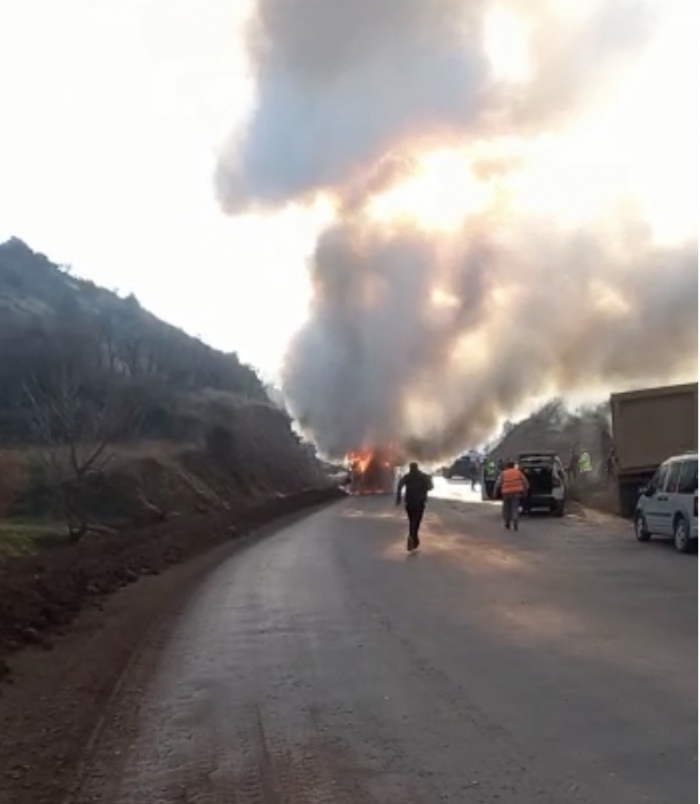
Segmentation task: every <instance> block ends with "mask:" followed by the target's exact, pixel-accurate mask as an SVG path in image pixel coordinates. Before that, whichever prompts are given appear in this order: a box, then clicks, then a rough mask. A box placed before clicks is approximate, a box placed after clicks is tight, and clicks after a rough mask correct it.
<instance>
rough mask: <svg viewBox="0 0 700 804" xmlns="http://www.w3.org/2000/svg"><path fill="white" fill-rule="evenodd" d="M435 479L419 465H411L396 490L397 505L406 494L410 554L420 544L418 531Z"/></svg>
mask: <svg viewBox="0 0 700 804" xmlns="http://www.w3.org/2000/svg"><path fill="white" fill-rule="evenodd" d="M432 488H433V479H432V477H430V475H426V474H425V473H424V472H421V470H420V469H419V468H418V464H417V463H415V462H414V463H411V464H409V467H408V473H407V474H405V475H404V476H403V477H402V478H401V480H400V481H399V486H398V488H397V489H396V504H397V505H401V493H402V492H404V489H405V493H404V498H405V505H406V515H407V516H408V542H407V548H408V552H409V553H410V552H411V551H412V550H415V549H416V548H417V547H418V545H419V544H420V539H419V538H418V530H419V529H420V523H421V521H422V519H423V514H424V513H425V504H426V502H427V500H428V492H429V491H432Z"/></svg>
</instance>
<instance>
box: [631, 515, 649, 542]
mask: <svg viewBox="0 0 700 804" xmlns="http://www.w3.org/2000/svg"><path fill="white" fill-rule="evenodd" d="M634 535H635V536H636V537H637V541H638V542H648V541H649V539H651V533H649V531H648V530H647V523H646V520H645V519H644V514H643V513H642V512H641V511H637V513H636V515H635V517H634Z"/></svg>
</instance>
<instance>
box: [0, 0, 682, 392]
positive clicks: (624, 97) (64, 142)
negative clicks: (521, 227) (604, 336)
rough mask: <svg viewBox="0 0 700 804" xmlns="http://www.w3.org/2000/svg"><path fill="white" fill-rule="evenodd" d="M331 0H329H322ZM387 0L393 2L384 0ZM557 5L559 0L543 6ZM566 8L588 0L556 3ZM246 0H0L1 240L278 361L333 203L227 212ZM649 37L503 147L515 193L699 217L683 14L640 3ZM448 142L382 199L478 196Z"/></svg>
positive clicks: (498, 29) (433, 207) (587, 213)
mask: <svg viewBox="0 0 700 804" xmlns="http://www.w3.org/2000/svg"><path fill="white" fill-rule="evenodd" d="M329 1H330V0H329ZM398 1H399V0H397V2H398ZM555 5H557V4H556V3H555ZM561 5H563V6H566V7H567V8H568V9H569V11H568V12H567V13H571V14H576V13H577V9H578V8H579V5H585V3H584V2H583V0H580V2H577V0H561ZM248 6H249V4H247V3H246V2H244V0H0V103H1V106H0V108H1V109H2V119H1V121H0V238H2V239H4V238H6V237H9V236H10V235H15V236H18V237H20V238H22V239H23V240H25V241H26V242H27V243H28V244H29V245H30V246H31V247H32V248H34V249H35V250H39V251H43V252H44V253H46V254H47V256H49V257H50V258H51V259H52V260H54V261H57V262H62V263H69V264H71V265H72V266H73V267H74V270H75V272H76V273H78V274H79V275H81V276H85V277H89V278H91V279H93V280H94V281H95V282H97V283H99V284H101V285H105V286H106V287H108V288H113V289H118V290H119V291H120V292H121V293H122V294H126V293H129V292H133V293H135V294H136V296H137V297H138V298H139V300H140V301H141V302H142V304H143V305H144V306H146V307H148V308H149V309H151V310H152V311H153V312H155V313H156V314H157V315H159V316H161V317H162V318H164V319H166V320H168V321H170V322H172V323H174V324H176V325H178V326H181V327H183V328H184V329H185V330H186V331H188V332H190V333H193V334H198V335H200V336H201V337H202V338H203V339H204V340H205V341H207V342H209V343H211V344H212V345H214V346H217V347H220V348H224V349H235V350H236V351H238V352H239V354H240V355H241V357H242V358H243V359H245V360H248V361H250V362H252V363H254V364H255V365H256V366H258V367H259V368H260V369H262V370H263V371H264V372H265V373H266V374H267V375H269V376H272V375H274V374H275V372H276V371H277V369H278V367H279V363H280V360H281V358H282V356H283V354H284V350H285V345H286V344H287V342H288V340H289V338H290V336H291V335H292V334H293V333H294V331H295V330H296V329H298V327H299V326H300V325H301V323H302V322H303V321H304V318H305V313H306V306H307V301H308V294H309V287H308V279H307V274H306V271H305V270H304V263H305V258H306V256H307V255H308V254H309V253H310V252H311V251H312V249H313V245H314V241H315V238H316V235H317V233H318V232H319V231H320V230H321V229H322V228H323V226H324V224H325V223H327V222H328V221H329V219H330V216H331V215H332V210H331V209H330V207H329V206H328V205H327V204H324V203H322V202H320V201H319V202H318V203H316V205H315V208H313V209H305V208H302V207H296V208H288V209H286V210H284V211H282V212H277V213H275V214H269V215H266V216H263V215H258V216H251V215H246V216H240V217H238V218H235V217H230V216H225V215H224V214H223V213H222V212H221V211H220V208H219V206H218V205H217V202H216V198H215V194H214V189H213V174H214V167H215V162H216V156H217V150H218V149H219V148H220V146H221V145H222V143H223V141H224V139H225V138H226V137H227V135H229V134H230V132H231V131H232V130H234V129H235V127H236V126H237V125H240V124H242V123H243V121H244V120H245V117H246V114H247V112H248V111H249V109H250V106H251V103H252V102H253V100H254V87H253V85H252V82H251V80H250V78H249V75H248V72H247V67H246V58H245V51H244V48H243V42H242V35H241V26H242V22H243V21H244V19H245V17H246V15H247V13H248V10H249V8H248ZM650 6H652V8H653V9H654V10H655V11H656V12H657V13H658V17H657V19H656V21H655V23H654V32H653V34H652V37H651V41H650V42H649V44H648V45H647V46H646V47H644V48H643V49H641V50H640V52H639V54H638V56H637V57H636V62H635V64H634V65H633V66H632V67H631V68H630V70H629V71H628V72H627V74H626V76H625V78H624V80H623V82H622V84H621V85H619V86H615V88H614V90H613V89H610V90H608V89H607V88H606V87H601V88H600V92H599V93H597V94H596V96H595V97H594V98H591V99H589V101H588V102H587V105H586V107H585V108H584V110H583V111H582V113H581V115H580V116H579V118H578V119H577V120H575V121H572V123H571V125H570V126H569V127H568V129H567V130H566V131H564V132H559V133H557V134H556V135H552V136H551V137H546V136H545V137H539V138H538V139H537V141H535V142H528V143H527V147H526V148H525V149H524V150H523V148H520V147H519V144H518V143H517V142H515V143H513V148H514V151H515V152H516V153H517V155H518V159H519V160H520V163H519V164H520V165H521V167H520V168H518V170H516V171H515V172H514V173H513V175H512V176H511V177H510V179H511V180H510V190H511V191H512V192H514V193H516V194H519V197H520V199H521V201H522V204H523V205H524V206H527V207H528V208H530V209H535V210H537V211H539V212H543V213H544V214H550V213H551V215H552V216H555V217H558V218H561V219H562V220H564V221H565V220H567V219H571V220H576V221H580V220H585V219H586V218H587V217H594V216H600V215H601V214H607V212H608V211H610V210H612V209H614V208H619V207H623V206H624V207H625V208H628V207H629V206H630V205H631V206H633V207H636V209H637V211H638V212H639V213H640V214H641V215H642V216H643V217H644V218H645V219H646V220H647V221H648V222H649V223H650V224H651V226H652V228H653V232H654V236H655V238H657V239H658V240H659V241H660V242H661V241H663V242H674V241H677V240H680V239H682V238H683V237H685V236H688V235H692V234H694V233H695V231H696V226H697V176H698V171H697V145H696V141H697V135H698V127H697V101H698V97H697V56H696V50H697V40H696V37H697V9H696V2H695V1H694V0H651V1H650ZM503 8H504V15H501V16H500V17H496V18H494V19H493V20H492V23H493V24H492V25H491V26H490V28H489V31H488V37H489V38H488V42H487V44H488V48H489V51H488V52H489V53H490V54H491V55H492V57H493V60H494V65H495V67H496V68H497V69H498V70H500V71H501V72H502V73H503V74H504V75H506V76H508V75H510V76H512V77H513V78H514V80H520V78H522V75H523V74H524V73H526V72H527V52H526V48H524V45H523V42H524V38H523V36H522V31H520V30H519V29H518V24H517V20H515V19H514V18H513V17H512V15H511V16H508V15H507V14H506V13H505V10H507V8H511V9H516V10H517V3H513V2H504V6H503ZM453 158H454V156H453V155H451V152H445V151H442V152H438V153H436V154H435V155H434V156H433V157H432V161H431V159H428V161H427V162H426V164H425V166H424V169H423V171H422V172H421V173H420V175H419V176H418V178H417V179H416V180H415V181H413V183H411V182H409V183H408V184H407V185H406V186H404V187H402V188H400V190H399V191H398V194H397V193H394V196H393V197H392V196H391V194H389V195H387V196H386V197H383V198H379V199H378V200H377V208H376V214H377V215H382V214H384V215H387V214H391V211H392V209H394V210H395V209H404V210H406V209H408V210H409V211H410V212H411V213H412V214H413V215H415V216H417V217H418V218H421V219H424V220H425V222H426V225H429V226H435V227H438V228H439V227H441V226H445V227H449V226H450V225H452V224H453V223H454V221H455V218H459V217H460V216H463V215H465V214H468V213H469V211H470V209H473V208H479V205H480V203H481V200H480V198H479V194H478V188H476V190H475V188H474V186H471V187H470V188H466V189H465V187H464V184H463V182H462V184H461V185H459V186H457V185H454V183H452V184H451V176H452V175H453V174H454V165H453V162H451V159H453Z"/></svg>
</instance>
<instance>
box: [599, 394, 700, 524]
mask: <svg viewBox="0 0 700 804" xmlns="http://www.w3.org/2000/svg"><path fill="white" fill-rule="evenodd" d="M610 408H611V412H612V429H613V442H614V445H615V453H616V458H617V482H618V493H619V501H620V513H621V514H622V516H627V517H632V516H634V509H635V506H636V504H637V500H638V499H639V494H640V492H641V489H642V488H643V487H644V486H645V485H646V484H647V483H648V482H649V480H651V478H652V476H653V475H654V472H655V471H656V470H657V469H658V467H659V465H660V464H662V463H663V462H664V461H665V460H666V459H667V458H670V457H671V456H673V455H679V454H681V453H683V452H690V451H694V450H697V447H698V384H697V383H689V384H687V385H670V386H665V387H663V388H645V389H642V390H639V391H628V392H625V393H619V394H612V396H611V397H610Z"/></svg>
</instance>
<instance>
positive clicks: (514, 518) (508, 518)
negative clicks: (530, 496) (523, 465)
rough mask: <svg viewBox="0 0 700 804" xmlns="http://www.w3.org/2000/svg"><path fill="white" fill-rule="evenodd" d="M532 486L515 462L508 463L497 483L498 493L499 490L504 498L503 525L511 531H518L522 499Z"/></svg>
mask: <svg viewBox="0 0 700 804" xmlns="http://www.w3.org/2000/svg"><path fill="white" fill-rule="evenodd" d="M529 488H530V484H529V483H528V482H527V478H526V477H525V475H524V474H523V473H522V472H521V471H520V469H518V467H517V466H516V465H515V464H514V463H513V461H508V462H507V463H506V465H505V468H504V469H503V471H502V472H501V474H500V475H499V477H498V480H497V481H496V493H498V491H499V489H500V492H501V496H502V497H503V523H504V524H505V526H506V527H507V528H508V529H510V523H511V522H512V523H513V528H514V529H515V530H517V529H518V515H519V513H520V498H521V497H523V496H524V495H525V494H527V492H528V490H529Z"/></svg>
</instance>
